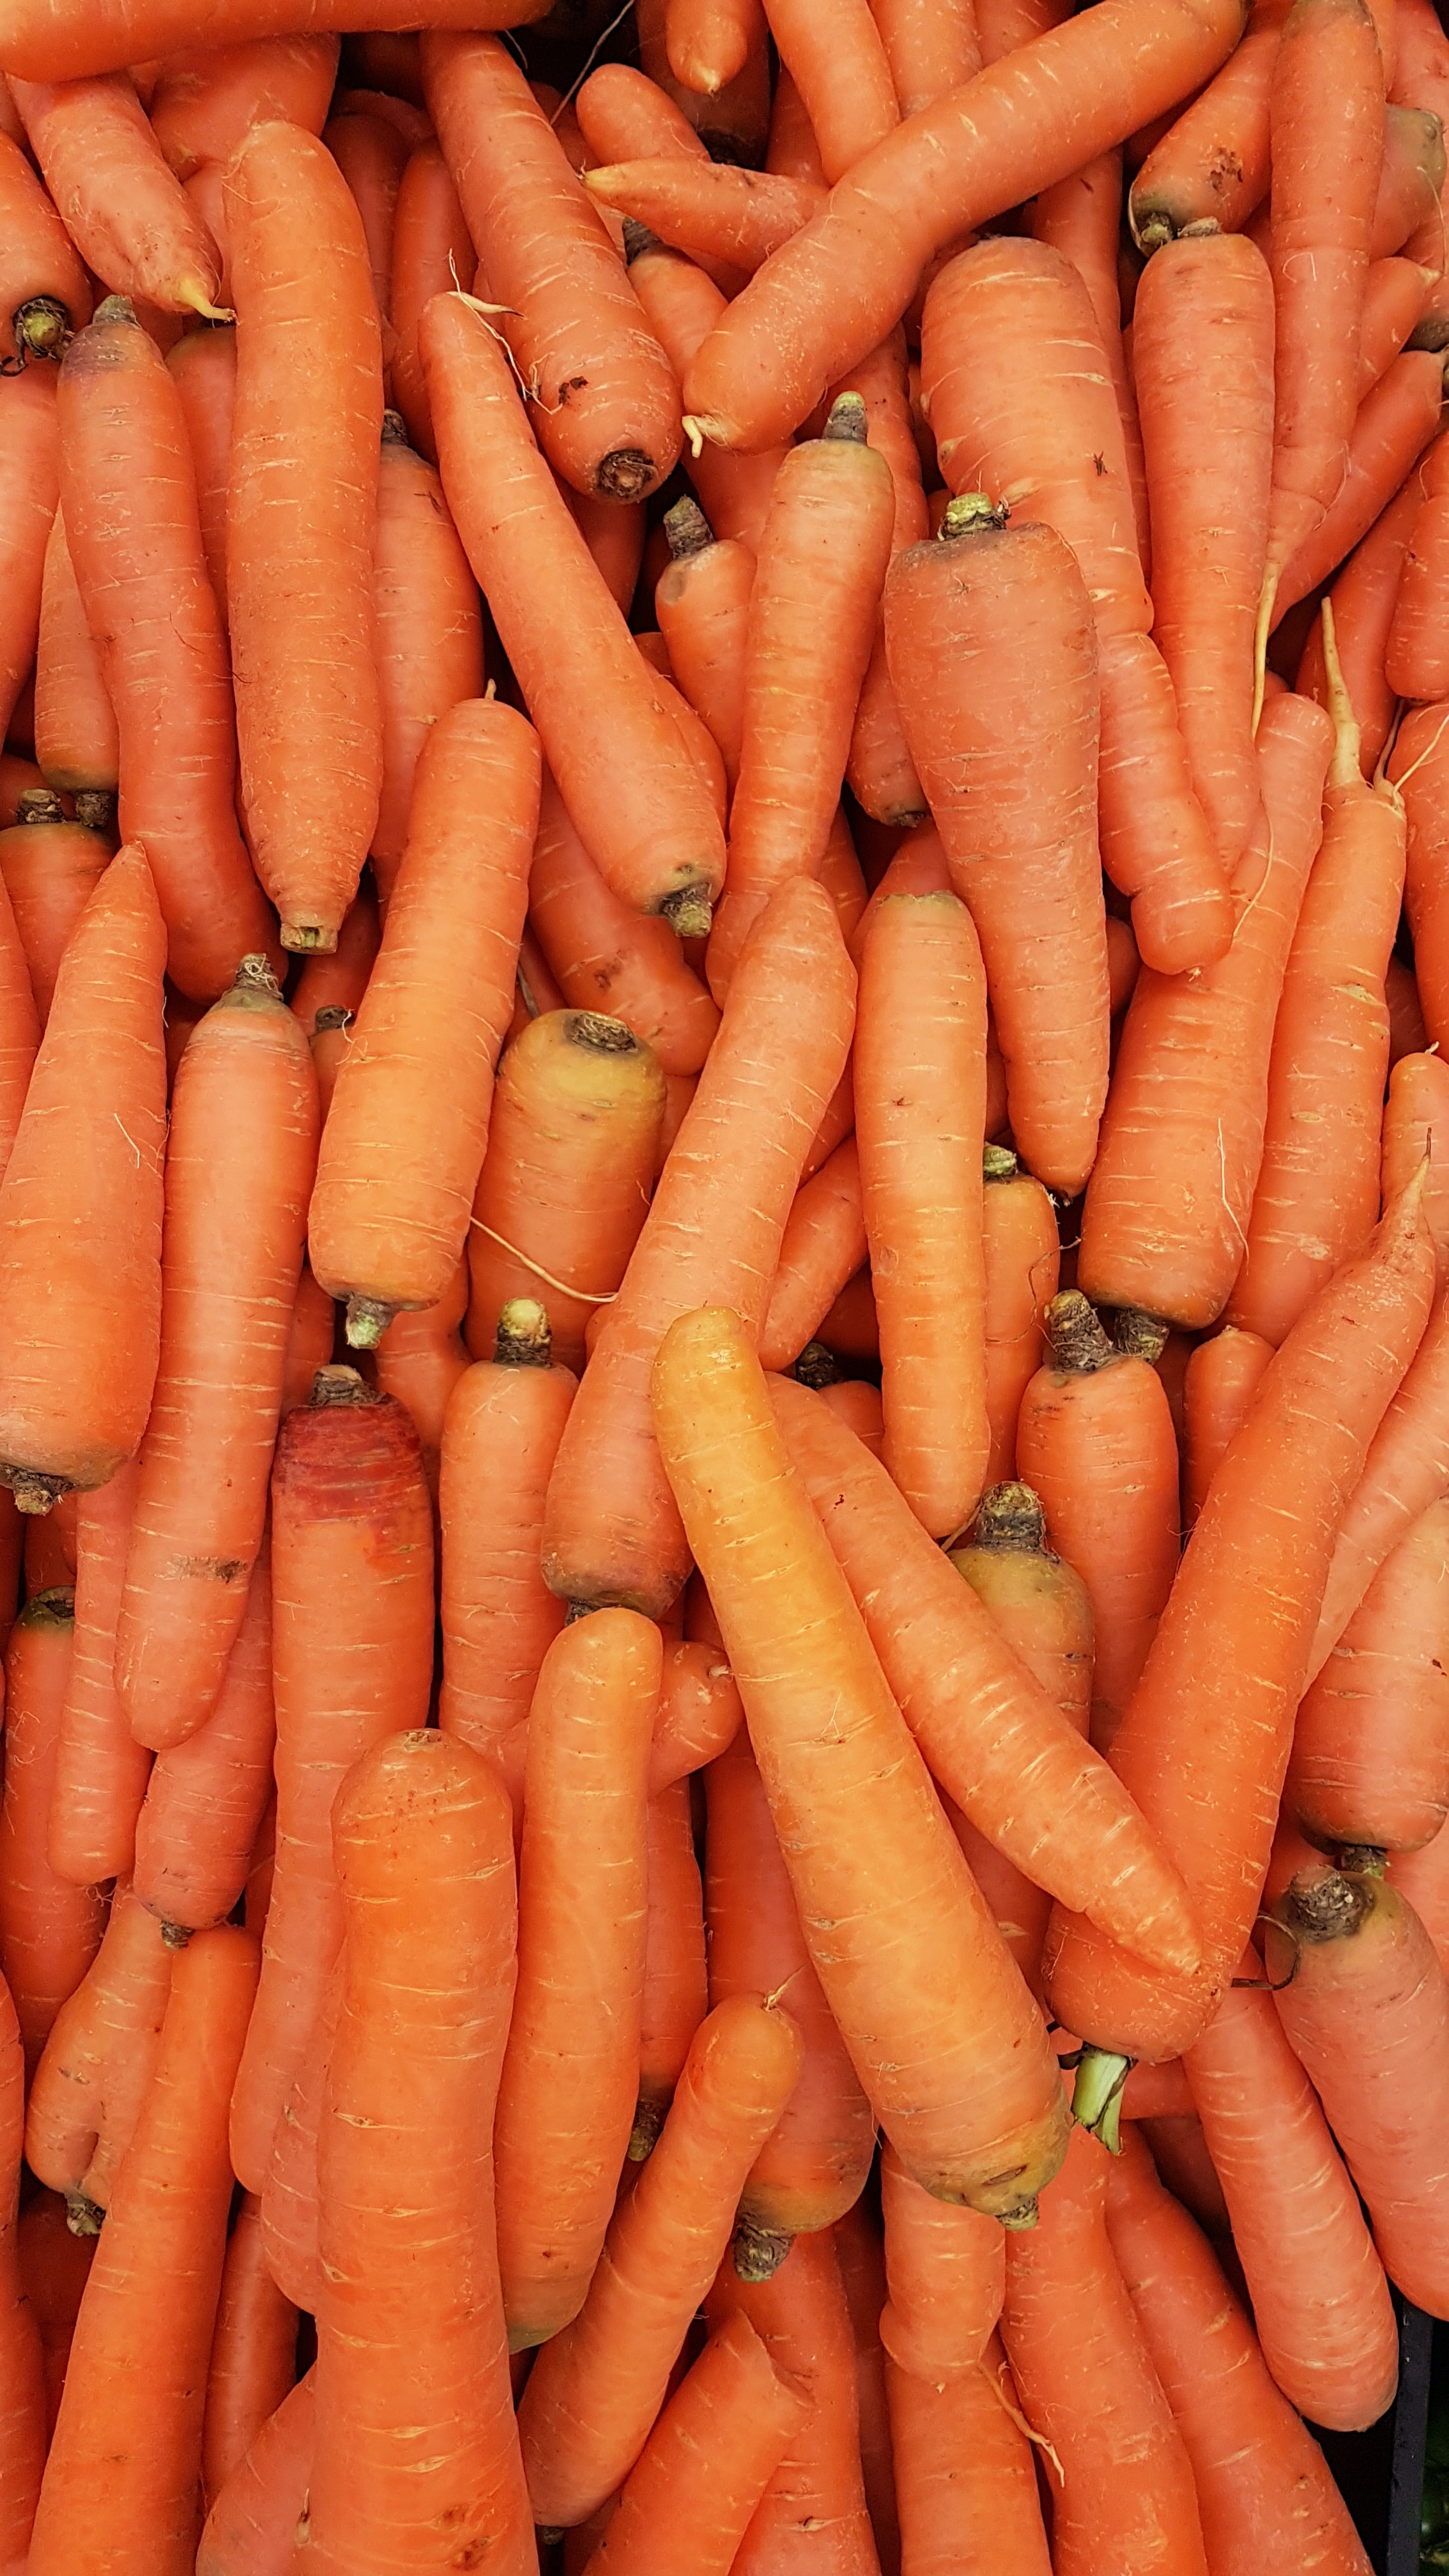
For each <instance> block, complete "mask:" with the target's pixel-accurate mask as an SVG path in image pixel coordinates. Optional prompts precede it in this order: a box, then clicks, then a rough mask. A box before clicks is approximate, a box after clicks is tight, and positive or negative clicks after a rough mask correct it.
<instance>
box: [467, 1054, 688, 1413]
mask: <svg viewBox="0 0 1449 2576" xmlns="http://www.w3.org/2000/svg"><path fill="white" fill-rule="evenodd" d="M663 1113H664V1077H663V1074H662V1072H661V1071H660V1068H659V1064H658V1061H657V1059H656V1058H655V1056H654V1055H653V1053H652V1052H651V1050H650V1049H649V1048H648V1047H646V1046H642V1045H641V1044H640V1042H639V1040H638V1039H637V1038H635V1037H632V1036H631V1035H630V1033H629V1031H628V1029H626V1028H625V1026H624V1024H623V1022H622V1021H621V1020H613V1019H606V1018H604V1017H603V1015H602V1014H601V1013H599V1012H597V1011H548V1012H545V1014H544V1015H543V1017H542V1018H541V1019H537V1020H532V1021H530V1023H529V1025H528V1027H527V1028H526V1029H525V1030H524V1031H523V1033H522V1035H521V1036H520V1037H518V1038H517V1039H515V1041H514V1043H513V1044H512V1045H511V1046H510V1047H509V1048H508V1049H507V1051H506V1052H505V1054H504V1057H503V1061H502V1063H501V1064H500V1066H499V1069H498V1084H497V1090H496V1092H495V1096H494V1109H493V1118H492V1123H491V1125H490V1128H489V1138H488V1151H487V1153H486V1155H485V1156H484V1161H483V1169H482V1171H481V1172H480V1174H479V1176H478V1188H477V1194H476V1196H475V1198H474V1201H473V1217H472V1224H471V1228H470V1232H469V1237H468V1262H469V1269H470V1272H471V1277H472V1290H471V1296H470V1302H469V1308H468V1340H469V1347H470V1349H472V1350H473V1351H475V1352H476V1353H477V1354H478V1356H479V1357H480V1358H481V1357H484V1356H485V1355H486V1354H487V1353H489V1352H491V1350H492V1348H493V1341H494V1336H495V1334H496V1332H497V1330H498V1318H499V1316H500V1314H501V1312H502V1310H503V1308H504V1306H505V1305H507V1304H508V1303H509V1301H510V1300H511V1299H513V1298H515V1297H535V1296H540V1295H541V1296H542V1298H543V1302H544V1303H545V1304H546V1306H547V1308H548V1318H549V1326H550V1330H551V1333H552V1336H553V1348H554V1354H555V1357H556V1359H557V1360H558V1361H559V1363H560V1364H561V1365H562V1366H563V1367H565V1368H571V1369H575V1370H578V1371H582V1369H583V1365H584V1325H585V1323H586V1321H587V1320H588V1317H589V1315H590V1314H591V1313H592V1312H594V1311H595V1310H596V1309H597V1308H598V1307H600V1306H605V1305H607V1304H608V1302H609V1300H610V1299H611V1298H612V1297H613V1296H614V1295H615V1294H616V1292H617V1290H618V1287H619V1283H620V1281H621V1279H622V1278H623V1276H624V1272H625V1270H626V1268H627V1267H628V1261H629V1255H630V1253H631V1252H632V1251H633V1249H634V1245H635V1242H636V1240H637V1238H638V1234H639V1229H640V1227H641V1226H642V1225H643V1222H644V1218H645V1213H646V1211H647V1209H648V1205H649V1194H650V1190H651V1188H652V1185H653V1178H654V1169H655V1160H656V1149H657V1145H658V1138H659V1125H660V1120H661V1118H662V1116H663Z"/></svg>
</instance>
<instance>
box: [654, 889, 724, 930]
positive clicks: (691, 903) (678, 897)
mask: <svg viewBox="0 0 1449 2576" xmlns="http://www.w3.org/2000/svg"><path fill="white" fill-rule="evenodd" d="M659 910H660V912H661V914H662V915H663V917H664V919H665V920H666V921H667V922H668V924H669V927H670V929H671V930H672V931H673V932H674V935H675V937H676V938H677V939H708V937H709V926H710V923H711V922H712V921H713V919H714V906H713V904H712V903H711V902H710V899H709V894H708V891H707V889H706V888H705V887H704V886H702V885H692V886H679V887H677V888H676V890H675V892H674V893H673V894H667V895H666V896H665V898H664V901H663V902H662V903H661V905H660V907H659Z"/></svg>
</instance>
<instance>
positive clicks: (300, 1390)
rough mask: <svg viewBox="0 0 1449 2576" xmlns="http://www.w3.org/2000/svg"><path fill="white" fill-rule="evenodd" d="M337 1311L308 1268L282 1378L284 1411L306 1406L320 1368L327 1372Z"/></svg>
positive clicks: (295, 1309)
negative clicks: (313, 1381) (302, 1405)
mask: <svg viewBox="0 0 1449 2576" xmlns="http://www.w3.org/2000/svg"><path fill="white" fill-rule="evenodd" d="M336 1323H337V1309H336V1307H335V1306H334V1305H333V1303H332V1300H331V1298H330V1297H328V1296H326V1295H325V1294H324V1292H323V1291H322V1289H320V1288H319V1287H318V1285H317V1282H316V1280H315V1279H314V1278H313V1276H312V1273H311V1271H310V1270H307V1269H305V1268H304V1270H303V1272H302V1276H301V1278H300V1279H299V1281H298V1282H297V1302H296V1304H295V1305H294V1306H293V1308H292V1321H291V1326H290V1328H289V1330H288V1334H287V1359H286V1366H285V1368H284V1370H283V1374H282V1411H283V1413H292V1412H294V1411H295V1410H296V1407H297V1406H298V1405H299V1404H306V1403H307V1401H308V1400H309V1398H310V1396H311V1393H312V1380H313V1379H314V1377H315V1376H316V1374H317V1371H318V1370H319V1368H325V1367H326V1366H327V1363H328V1361H329V1360H330V1359H331V1357H332V1342H333V1336H334V1333H335V1330H336Z"/></svg>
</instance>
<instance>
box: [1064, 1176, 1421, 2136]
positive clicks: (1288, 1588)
mask: <svg viewBox="0 0 1449 2576" xmlns="http://www.w3.org/2000/svg"><path fill="white" fill-rule="evenodd" d="M1432 1291H1433V1255H1432V1251H1431V1248H1430V1246H1429V1243H1428V1240H1427V1237H1426V1234H1425V1231H1424V1225H1423V1216H1422V1211H1421V1208H1420V1203H1419V1191H1418V1187H1417V1186H1416V1185H1414V1184H1411V1185H1410V1187H1409V1188H1408V1189H1407V1190H1406V1191H1405V1192H1404V1193H1403V1195H1402V1197H1401V1198H1399V1199H1396V1200H1395V1202H1394V1204H1393V1206H1392V1207H1391V1208H1390V1210H1389V1212H1388V1214H1387V1216H1386V1217H1385V1218H1384V1220H1383V1222H1382V1224H1381V1225H1380V1226H1379V1229H1378V1231H1377V1233H1376V1234H1375V1236H1374V1237H1373V1240H1372V1242H1371V1243H1370V1245H1369V1246H1368V1249H1367V1250H1366V1251H1365V1252H1364V1253H1362V1254H1360V1255H1359V1257H1358V1258H1357V1259H1356V1260H1354V1261H1350V1262H1347V1263H1346V1264H1345V1265H1344V1267H1343V1269H1342V1270H1341V1271H1340V1272H1339V1274H1338V1276H1337V1278H1336V1279H1334V1280H1332V1281H1330V1283H1329V1285H1328V1287H1327V1288H1325V1289H1324V1290H1322V1291H1321V1292H1320V1295H1319V1296H1318V1298H1317V1299H1316V1300H1315V1301H1314V1304H1313V1305H1312V1306H1311V1307H1310V1308H1309V1310H1308V1313H1307V1314H1306V1315H1305V1316H1304V1317H1303V1318H1302V1319H1301V1321H1300V1322H1299V1323H1298V1324H1297V1325H1296V1326H1295V1327H1294V1330H1293V1331H1292V1332H1291V1333H1290V1334H1289V1336H1288V1339H1287V1341H1286V1342H1285V1343H1284V1345H1283V1349H1282V1351H1281V1352H1280V1354H1279V1356H1278V1358H1277V1360H1276V1361H1275V1362H1274V1365H1273V1368H1272V1370H1271V1372H1270V1374H1269V1376H1268V1377H1267V1378H1266V1379H1265V1381H1264V1384H1263V1387H1262V1389H1261V1390H1260V1393H1259V1396H1258V1401H1257V1403H1256V1405H1255V1406H1254V1407H1253V1410H1252V1412H1251V1414H1250V1415H1249V1417H1248V1419H1247V1421H1246V1423H1245V1424H1244V1426H1243V1428H1242V1430H1241V1431H1240V1432H1239V1434H1238V1436H1237V1438H1236V1440H1235V1441H1234V1442H1233V1444H1232V1447H1231V1449H1230V1450H1229V1452H1228V1455H1227V1457H1226V1458H1225V1459H1224V1460H1223V1463H1222V1465H1221V1466H1220V1468H1219V1469H1218V1473H1217V1476H1216V1478H1215V1480H1214V1483H1213V1488H1212V1491H1211V1493H1210V1494H1209V1496H1208V1500H1207V1504H1206V1507H1205V1509H1204V1511H1203V1513H1202V1516H1201V1518H1200V1519H1199V1521H1198V1524H1197V1527H1196V1529H1195V1530H1194V1532H1193V1535H1192V1538H1191V1540H1190V1542H1189V1544H1188V1550H1187V1554H1186V1557H1185V1558H1184V1560H1183V1567H1182V1571H1181V1573H1180V1574H1179V1576H1178V1579H1177V1581H1176V1583H1175V1584H1174V1585H1173V1588H1172V1593H1171V1596H1170V1599H1169V1601H1168V1606H1167V1609H1166V1611H1165V1612H1164V1614H1163V1618H1162V1621H1161V1624H1160V1625H1159V1628H1158V1631H1157V1635H1156V1638H1155V1639H1154V1641H1153V1646H1152V1651H1151V1653H1150V1655H1149V1656H1148V1659H1147V1665H1146V1669H1145V1670H1144V1672H1143V1675H1142V1679H1141V1681H1140V1683H1139V1684H1138V1687H1137V1689H1136V1690H1135V1692H1134V1693H1133V1696H1132V1701H1131V1704H1130V1706H1129V1708H1128V1711H1127V1714H1126V1716H1125V1718H1124V1720H1123V1723H1122V1729H1121V1732H1120V1734H1119V1735H1118V1738H1117V1742H1116V1745H1115V1747H1114V1749H1113V1762H1114V1765H1115V1767H1116V1769H1117V1771H1118V1773H1119V1774H1120V1776H1121V1778H1122V1781H1123V1782H1124V1784H1125V1786H1126V1787H1127V1788H1128V1789H1129V1790H1131V1791H1132V1792H1133V1794H1134V1795H1135V1796H1136V1798H1137V1799H1138V1801H1139V1804H1140V1805H1141V1807H1142V1810H1143V1812H1144V1814H1145V1815H1146V1817H1147V1819H1148V1821H1149V1823H1151V1824H1154V1825H1155V1826H1156V1827H1157V1828H1158V1830H1159V1831H1160V1832H1161V1834H1162V1837H1163V1841H1164V1843H1165V1844H1166V1847H1167V1849H1168V1850H1169V1851H1170V1852H1172V1853H1174V1854H1175V1855H1176V1856H1177V1857H1178V1858H1179V1860H1180V1864H1181V1866H1182V1872H1183V1876H1184V1878H1185V1880H1186V1882H1187V1886H1188V1889H1189V1891H1190V1893H1191V1896H1192V1899H1193V1902H1194V1905H1195V1907H1196V1909H1197V1914H1198V1920H1199V1923H1200V1925H1201V1928H1202V1936H1203V1956H1202V1962H1201V1965H1200V1967H1199V1968H1198V1969H1197V1970H1196V1972H1195V1973H1194V1975H1193V1976H1192V1977H1190V1978H1184V1977H1181V1976H1179V1975H1177V1974H1173V1973H1159V1974H1158V1976H1157V1977H1156V1979H1155V1980H1154V1981H1153V1983H1152V1984H1151V1985H1150V1986H1149V1985H1148V1983H1147V1981H1146V1979H1145V1977H1144V1976H1143V1975H1142V1973H1140V1971H1139V1969H1138V1966H1137V1964H1136V1962H1135V1961H1129V1960H1128V1959H1127V1958H1126V1957H1125V1956H1124V1955H1123V1954H1122V1953H1120V1952H1119V1953H1117V1954H1116V1955H1115V1956H1114V1955H1113V1954H1112V1953H1111V1951H1110V1950H1109V1949H1108V1948H1107V1946H1106V1944H1105V1943H1104V1942H1103V1940H1102V1938H1101V1935H1100V1934H1099V1933H1097V1932H1095V1931H1093V1930H1090V1929H1089V1928H1088V1927H1087V1926H1086V1925H1084V1924H1082V1923H1080V1922H1078V1923H1071V1924H1068V1923H1066V1922H1065V1921H1064V1920H1063V1919H1062V1918H1061V1916H1060V1915H1059V1916H1058V1919H1057V1922H1056V1924H1055V1925H1054V1927H1053V1933H1052V1936H1051V1942H1050V1945H1049V1949H1050V1952H1051V1955H1050V1957H1049V1970H1048V1988H1049V1992H1050V1994H1051V1997H1052V2002H1053V2007H1054V2009H1055V2010H1056V2012H1057V2014H1058V2016H1059V2017H1060V2019H1061V2020H1062V2021H1063V2023H1064V2024H1065V2026H1066V2027H1067V2029H1069V2030H1074V2031H1076V2032H1078V2033H1080V2034H1082V2035H1084V2036H1085V2037H1086V2038H1087V2039H1088V2040H1089V2041H1091V2042H1093V2043H1095V2044H1096V2045H1097V2046H1098V2047H1099V2048H1102V2047H1107V2048H1111V2047H1113V2046H1114V2045H1115V2047H1116V2048H1118V2049H1122V2050H1123V2051H1124V2053H1125V2054H1126V2055H1128V2056H1132V2057H1139V2056H1140V2057H1151V2058H1162V2057H1175V2056H1179V2055H1180V2054H1181V2052H1182V2050H1183V2049H1184V2048H1185V2047H1188V2046H1190V2044H1191V2042H1192V2040H1193V2039H1194V2038H1196V2036H1197V2034H1198V2032H1199V2031H1200V2030H1201V2029H1202V2028H1203V2026H1204V2024H1205V2022H1206V2021H1207V2019H1208V2017H1209V2015H1210V2014H1211V2012H1212V2011H1213V2009H1214V2007H1215V2005H1216V2003H1217V2001H1218V1998H1219V1997H1220V1995H1221V1994H1222V1992H1223V1990H1224V1988H1225V1987H1226V1985H1227V1982H1228V1980H1229V1978H1230V1977H1231V1976H1232V1974H1233V1971H1234V1968H1235V1967H1236V1965H1237V1961H1238V1959H1239V1957H1240V1956H1241V1954H1242V1948H1243V1943H1244V1941H1245V1940H1246V1938H1247V1934H1248V1930H1249V1927H1250V1925H1251V1923H1252V1920H1253V1917H1254V1914H1255V1912H1256V1910H1257V1903H1258V1894H1259V1890H1260V1887H1261V1885H1262V1879H1263V1874H1264V1871H1265V1869H1266V1866H1267V1861H1268V1853H1269V1846H1270V1843H1271V1839H1272V1827H1273V1819H1274V1816H1275V1814H1276V1811H1277V1805H1278V1793H1279V1790H1280V1787H1281V1784H1282V1778H1283V1773H1284V1771H1285V1770H1286V1768H1287V1760H1288V1753H1289V1749H1290V1742H1291V1719H1292V1714H1293V1710H1294V1708H1295V1707H1296V1705H1297V1702H1298V1699H1299V1697H1300V1696H1301V1693H1302V1690H1303V1686H1304V1682H1305V1680H1306V1672H1305V1666H1306V1663H1307V1658H1308V1650H1309V1646H1310V1643H1311V1638H1312V1630H1313V1625H1314V1621H1315V1618H1316V1615H1317V1611H1318V1606H1319V1603H1320V1602H1321V1600H1322V1597H1323V1585H1324V1582H1325V1579H1326V1577H1327V1572H1328V1565H1329V1560H1330V1557H1331V1555H1332V1552H1333V1540H1334V1533H1335V1530H1336V1528H1337V1525H1338V1521H1339V1519H1340V1517H1341V1514H1342V1512H1343V1508H1344V1505H1345V1503H1346V1501H1347V1499H1348V1496H1349V1494H1350V1493H1351V1492H1352V1490H1353V1487H1354V1485H1355V1483H1356V1482H1357V1480H1358V1478H1359V1476H1360V1475H1361V1474H1362V1472H1363V1463H1364V1458H1365V1455H1366V1452H1367V1449H1368V1445H1369V1442H1370V1440H1371V1439H1372V1437H1373V1434H1374V1431H1375V1430H1376V1429H1377V1427H1378V1424H1379V1421H1380V1420H1381V1418H1382V1416H1383V1413H1384V1410H1385V1408H1386V1406H1387V1404H1388V1402H1389V1400H1390V1397H1391V1396H1392V1394H1393V1392H1394V1389H1395V1388H1396V1386H1397V1385H1398V1383H1399V1381H1400V1380H1401V1379H1402V1377H1403V1374H1404V1371H1405V1369H1406V1368H1407V1366H1408V1363H1409V1360H1410V1358H1411V1356H1412V1354H1413V1351H1414V1349H1415V1347H1416V1345H1417V1343H1418V1340H1419V1337H1420V1335H1421V1334H1422V1332H1423V1329H1424V1318H1425V1315H1426V1313H1427V1311H1428V1304H1429V1299H1430V1296H1431V1295H1432ZM1366 1326H1367V1327H1368V1330H1367V1331H1366V1329H1365V1328H1366ZM1370 1343H1371V1348H1370V1347H1369V1346H1368V1345H1369V1344H1370ZM1354 1353H1356V1354H1357V1357H1356V1358H1354V1357H1352V1356H1351V1354H1354ZM1274 1495H1279V1496H1289V1495H1291V1496H1292V1497H1293V1500H1294V1505H1295V1508H1294V1511H1293V1513H1292V1514H1291V1516H1290V1515H1289V1514H1287V1513H1286V1512H1285V1513H1283V1514H1281V1515H1280V1516H1278V1517H1277V1518H1276V1519H1275V1520H1274V1521H1273V1522H1272V1524H1271V1528H1270V1527H1269V1526H1267V1525H1265V1513H1267V1512H1268V1511H1271V1509H1272V1504H1271V1501H1270V1498H1271V1497H1273V1496H1274ZM1229 1596H1231V1598H1232V1600H1233V1603H1234V1613H1235V1617H1236V1619H1237V1620H1238V1621H1239V1622H1241V1623H1242V1632H1243V1633H1246V1632H1247V1631H1248V1630H1249V1628H1251V1633H1252V1635H1253V1640H1254V1644H1253V1651H1252V1653H1251V1655H1247V1656H1243V1657H1239V1656H1237V1655H1234V1654H1225V1653H1223V1652H1222V1651H1221V1646H1220V1642H1219V1638H1220V1632H1219V1629H1218V1625H1217V1611H1216V1608H1215V1605H1220V1604H1221V1603H1222V1601H1223V1600H1224V1599H1225V1598H1227V1597H1229ZM1209 1638H1211V1639H1212V1644H1211V1646H1210V1647H1208V1646H1206V1641H1207V1640H1208V1639H1209ZM1205 1647H1206V1651H1205ZM1115 2067H1116V2061H1115V2060H1110V2061H1108V2063H1107V2065H1102V2064H1101V2063H1100V2061H1099V2062H1098V2066H1097V2070H1096V2071H1097V2072H1099V2073H1101V2074H1102V2075H1103V2076H1107V2077H1108V2078H1109V2083H1110V2081H1114V2080H1115ZM1109 2070H1110V2072H1109ZM1078 2083H1079V2097H1080V2089H1081V2079H1080V2078H1079V2079H1078ZM1080 2108H1081V2104H1080V2098H1079V2110H1080Z"/></svg>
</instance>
